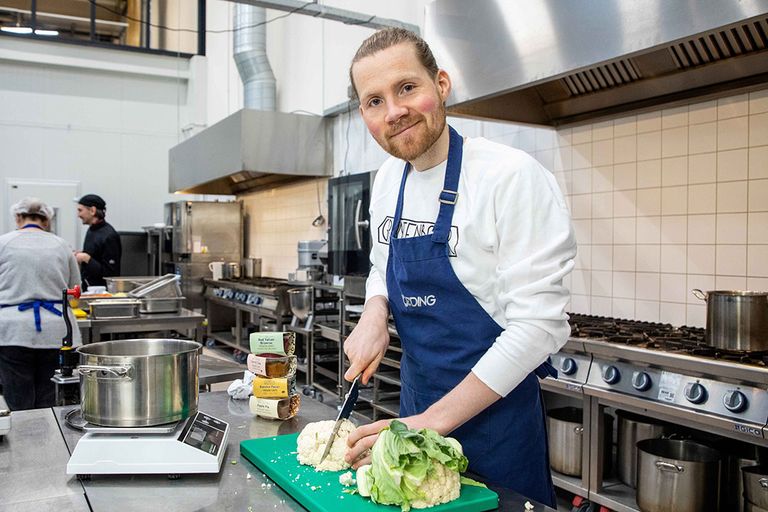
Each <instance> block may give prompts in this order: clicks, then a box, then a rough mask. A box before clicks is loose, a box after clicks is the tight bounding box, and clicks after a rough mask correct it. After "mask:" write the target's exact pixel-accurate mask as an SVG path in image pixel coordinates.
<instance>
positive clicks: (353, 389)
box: [320, 374, 362, 464]
mask: <svg viewBox="0 0 768 512" xmlns="http://www.w3.org/2000/svg"><path fill="white" fill-rule="evenodd" d="M360 375H362V374H360ZM360 375H358V376H357V377H355V380H353V381H352V386H350V388H349V392H348V393H347V396H346V397H345V398H344V403H343V404H342V405H341V409H340V410H339V415H338V416H336V423H335V424H334V425H333V432H331V437H329V438H328V442H327V443H326V445H325V451H324V452H323V457H322V458H321V459H320V464H322V463H323V461H324V460H325V458H326V457H327V456H328V454H329V453H331V446H333V441H334V440H335V439H336V434H338V433H339V427H340V426H341V422H342V421H343V420H346V419H349V415H350V414H352V409H354V408H355V403H356V402H357V394H358V393H357V388H358V385H359V384H360Z"/></svg>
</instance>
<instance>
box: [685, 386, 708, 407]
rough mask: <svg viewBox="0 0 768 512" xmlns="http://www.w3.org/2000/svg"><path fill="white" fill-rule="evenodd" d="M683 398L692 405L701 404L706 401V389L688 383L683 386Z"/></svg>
mask: <svg viewBox="0 0 768 512" xmlns="http://www.w3.org/2000/svg"><path fill="white" fill-rule="evenodd" d="M684 393H685V398H686V400H688V401H689V402H691V403H692V404H703V403H704V402H706V401H707V389H706V388H705V387H704V386H702V385H701V384H699V383H698V382H690V383H688V384H687V385H686V386H685V391H684Z"/></svg>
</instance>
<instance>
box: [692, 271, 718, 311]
mask: <svg viewBox="0 0 768 512" xmlns="http://www.w3.org/2000/svg"><path fill="white" fill-rule="evenodd" d="M687 289H688V291H687V293H686V298H687V301H688V304H701V305H705V304H706V303H705V302H703V301H702V300H701V299H699V298H698V297H696V296H695V295H694V294H693V290H697V289H698V290H701V291H703V292H707V291H710V290H714V289H715V276H714V275H712V273H710V274H707V275H703V274H688V284H687Z"/></svg>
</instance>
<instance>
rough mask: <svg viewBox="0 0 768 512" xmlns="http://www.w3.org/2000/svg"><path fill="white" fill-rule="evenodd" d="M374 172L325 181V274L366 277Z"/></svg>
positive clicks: (369, 245) (369, 249)
mask: <svg viewBox="0 0 768 512" xmlns="http://www.w3.org/2000/svg"><path fill="white" fill-rule="evenodd" d="M374 175H375V171H373V172H365V173H360V174H352V175H349V176H342V177H339V178H332V179H330V180H328V267H329V268H328V271H329V272H330V273H331V274H333V275H337V276H345V275H367V274H368V271H369V269H370V263H369V253H370V251H371V230H370V217H369V214H368V207H369V204H370V199H371V185H372V183H373V177H374Z"/></svg>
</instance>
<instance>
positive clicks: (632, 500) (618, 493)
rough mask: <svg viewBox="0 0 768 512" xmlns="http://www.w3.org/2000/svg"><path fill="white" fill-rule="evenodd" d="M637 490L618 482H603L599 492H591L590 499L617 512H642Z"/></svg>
mask: <svg viewBox="0 0 768 512" xmlns="http://www.w3.org/2000/svg"><path fill="white" fill-rule="evenodd" d="M636 498H637V493H636V492H635V489H633V488H631V487H629V486H628V485H624V484H623V483H621V482H619V481H618V480H613V479H611V480H605V481H603V488H602V489H600V491H599V492H590V493H589V499H590V500H591V501H594V502H595V503H599V504H600V505H603V506H605V507H608V508H610V509H611V510H614V511H616V512H640V508H639V507H638V506H637V501H636Z"/></svg>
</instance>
